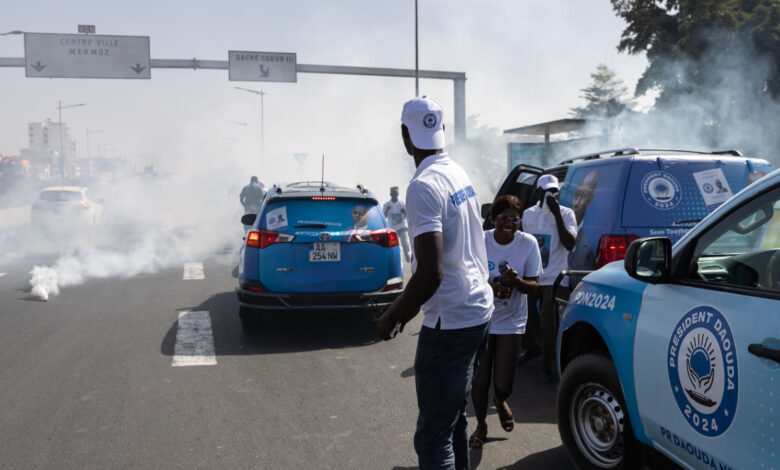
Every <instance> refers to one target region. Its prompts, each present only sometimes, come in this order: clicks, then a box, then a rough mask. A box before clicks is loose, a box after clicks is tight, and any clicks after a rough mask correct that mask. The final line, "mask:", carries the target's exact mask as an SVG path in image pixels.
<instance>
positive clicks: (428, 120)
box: [423, 113, 436, 129]
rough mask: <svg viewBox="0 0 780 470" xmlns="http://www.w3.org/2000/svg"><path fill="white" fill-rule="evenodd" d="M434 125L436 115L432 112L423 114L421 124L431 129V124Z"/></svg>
mask: <svg viewBox="0 0 780 470" xmlns="http://www.w3.org/2000/svg"><path fill="white" fill-rule="evenodd" d="M435 125H436V115H435V114H433V113H428V114H426V115H425V116H423V126H425V127H427V128H428V129H432V128H433V126H435Z"/></svg>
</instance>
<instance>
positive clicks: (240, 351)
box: [160, 292, 379, 356]
mask: <svg viewBox="0 0 780 470" xmlns="http://www.w3.org/2000/svg"><path fill="white" fill-rule="evenodd" d="M180 310H207V311H209V312H211V328H212V332H213V334H214V348H215V353H216V355H217V356H228V355H253V354H284V353H293V352H301V351H316V350H321V349H343V348H354V347H361V346H368V345H371V344H374V343H376V342H378V341H379V338H378V337H377V335H376V323H375V322H374V319H373V316H372V314H371V313H368V312H326V311H325V312H321V311H306V312H279V313H278V314H274V315H273V317H272V318H271V319H269V320H267V321H265V322H264V323H263V324H262V325H261V326H260V327H259V328H257V329H255V330H250V331H244V330H242V329H241V322H240V321H239V319H238V303H237V300H236V294H235V293H234V292H222V293H220V294H217V295H214V296H212V297H210V298H209V299H208V300H206V301H205V302H203V303H202V304H200V305H197V306H193V307H186V308H182V309H180ZM176 331H177V323H173V324H172V325H171V327H170V328H169V329H168V332H167V333H166V335H165V337H164V338H163V341H162V345H161V346H160V350H161V352H162V354H164V355H167V356H172V355H173V352H174V351H173V350H174V345H175V343H176Z"/></svg>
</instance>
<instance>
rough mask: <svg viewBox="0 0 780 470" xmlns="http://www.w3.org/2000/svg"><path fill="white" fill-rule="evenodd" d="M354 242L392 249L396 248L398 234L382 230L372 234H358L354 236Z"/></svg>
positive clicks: (385, 229)
mask: <svg viewBox="0 0 780 470" xmlns="http://www.w3.org/2000/svg"><path fill="white" fill-rule="evenodd" d="M355 240H357V241H359V242H367V243H376V244H377V245H379V246H383V247H385V248H392V247H394V246H398V233H397V232H396V231H395V230H392V229H389V228H383V229H381V230H374V231H373V232H368V233H358V234H356V235H355Z"/></svg>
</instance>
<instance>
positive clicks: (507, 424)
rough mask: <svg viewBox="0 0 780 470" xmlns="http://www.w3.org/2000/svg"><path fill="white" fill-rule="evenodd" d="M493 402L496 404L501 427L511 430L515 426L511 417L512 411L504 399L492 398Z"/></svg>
mask: <svg viewBox="0 0 780 470" xmlns="http://www.w3.org/2000/svg"><path fill="white" fill-rule="evenodd" d="M493 404H494V405H496V412H498V419H499V420H500V421H501V428H502V429H503V430H504V431H506V432H511V431H512V430H513V429H514V428H515V420H514V419H513V418H512V411H511V410H510V409H509V405H507V404H506V402H505V401H504V402H501V401H498V400H496V399H495V398H494V399H493Z"/></svg>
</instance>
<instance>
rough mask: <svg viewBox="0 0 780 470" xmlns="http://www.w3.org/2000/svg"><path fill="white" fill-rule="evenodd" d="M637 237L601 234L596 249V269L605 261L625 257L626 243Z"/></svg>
mask: <svg viewBox="0 0 780 470" xmlns="http://www.w3.org/2000/svg"><path fill="white" fill-rule="evenodd" d="M638 238H639V237H638V236H636V235H602V236H601V240H599V247H598V250H597V251H596V269H599V268H601V267H602V266H604V265H605V264H607V263H611V262H613V261H620V260H621V259H625V258H626V250H627V249H628V245H630V244H631V242H633V241H634V240H636V239H638Z"/></svg>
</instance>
